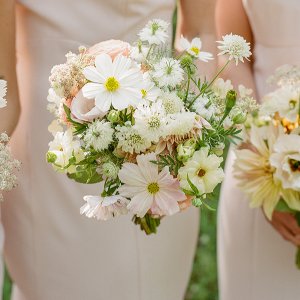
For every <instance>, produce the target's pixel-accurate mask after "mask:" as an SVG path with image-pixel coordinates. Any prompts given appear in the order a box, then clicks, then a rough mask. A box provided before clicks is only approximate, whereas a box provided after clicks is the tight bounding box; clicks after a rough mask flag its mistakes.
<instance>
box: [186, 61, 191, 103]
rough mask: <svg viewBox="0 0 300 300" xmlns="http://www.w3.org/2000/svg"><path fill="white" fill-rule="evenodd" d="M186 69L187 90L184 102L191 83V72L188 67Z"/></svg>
mask: <svg viewBox="0 0 300 300" xmlns="http://www.w3.org/2000/svg"><path fill="white" fill-rule="evenodd" d="M187 69H188V83H187V89H186V93H185V102H186V100H187V98H188V95H189V89H190V83H191V70H190V68H189V67H188V68H187Z"/></svg>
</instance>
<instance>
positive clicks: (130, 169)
mask: <svg viewBox="0 0 300 300" xmlns="http://www.w3.org/2000/svg"><path fill="white" fill-rule="evenodd" d="M119 178H120V180H121V182H123V183H125V184H128V185H133V186H144V187H145V186H146V185H147V181H146V180H145V178H144V176H143V174H142V172H141V170H140V168H139V167H138V166H137V165H136V164H133V163H124V164H123V167H122V169H121V170H120V171H119Z"/></svg>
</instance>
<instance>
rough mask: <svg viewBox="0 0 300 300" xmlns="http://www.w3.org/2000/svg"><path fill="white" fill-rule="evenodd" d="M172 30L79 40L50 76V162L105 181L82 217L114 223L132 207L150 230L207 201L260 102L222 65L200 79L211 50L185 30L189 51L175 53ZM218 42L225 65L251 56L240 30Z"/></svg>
mask: <svg viewBox="0 0 300 300" xmlns="http://www.w3.org/2000/svg"><path fill="white" fill-rule="evenodd" d="M167 28H168V24H167V23H166V22H164V21H162V20H152V21H150V22H149V23H148V24H147V25H146V26H145V28H143V29H142V30H141V32H140V33H139V39H138V41H137V42H136V43H135V44H134V45H130V44H128V43H126V42H123V41H115V40H110V41H104V42H101V43H99V44H96V45H95V46H93V47H91V48H88V49H87V48H85V47H80V48H79V53H78V54H74V53H68V54H67V55H66V57H67V61H66V62H65V63H64V64H61V65H57V66H55V67H54V68H53V69H52V71H51V75H50V84H51V88H50V90H49V96H48V101H49V104H48V109H49V110H50V111H51V112H52V113H53V114H54V115H55V120H54V121H53V122H52V123H51V125H50V126H49V130H50V132H51V133H52V134H53V136H54V140H53V141H52V142H50V143H49V151H48V153H47V160H48V162H49V163H51V164H52V165H53V167H54V169H55V170H56V171H59V172H63V173H66V174H67V176H68V177H69V178H71V179H73V180H76V181H77V182H80V183H84V184H96V183H97V184H99V193H98V195H86V196H85V197H84V201H85V204H84V205H83V206H82V208H81V213H82V214H84V215H86V216H87V217H95V218H97V219H100V220H108V219H110V218H112V217H116V216H119V215H124V214H128V213H131V214H132V215H133V221H134V222H135V224H137V225H139V226H140V227H141V229H142V230H144V231H145V232H146V233H147V234H150V233H155V232H156V230H157V227H158V225H159V224H160V220H161V218H162V217H164V216H170V215H173V214H176V213H178V212H180V211H181V210H182V209H184V208H186V207H188V206H189V205H190V204H193V205H194V206H197V207H199V206H201V205H204V206H206V207H209V196H210V195H211V194H212V193H213V191H214V189H215V187H216V186H217V185H218V184H219V183H221V182H222V180H223V177H224V173H223V169H222V167H221V163H222V160H223V159H222V152H223V151H222V150H223V148H224V143H225V140H226V139H227V138H228V139H235V138H238V135H239V133H240V126H241V124H242V123H243V122H245V120H246V117H247V114H248V113H250V112H252V111H253V110H254V109H256V103H255V100H254V99H253V98H252V97H251V95H250V93H249V91H248V90H246V89H245V88H243V87H241V88H240V92H239V94H238V93H237V92H235V91H234V90H233V87H232V85H231V83H230V81H226V82H224V81H223V80H222V79H218V76H219V74H220V72H218V73H217V74H216V76H215V78H214V79H213V80H212V81H211V82H207V81H205V80H204V81H202V80H200V79H199V77H198V76H197V67H196V61H197V60H198V59H200V60H203V61H209V60H211V59H212V55H211V54H210V53H207V52H203V51H202V45H201V41H200V39H199V38H195V39H193V40H192V41H191V42H189V41H188V40H186V39H185V38H183V37H182V38H181V41H180V42H181V45H182V48H183V50H184V51H183V52H182V53H181V54H180V55H179V56H177V57H176V56H174V55H173V53H172V51H171V50H168V48H167V46H166V45H165V43H166V41H167V40H168V35H167ZM219 43H220V46H219V48H220V49H221V50H222V52H221V53H222V54H224V55H228V60H227V63H226V65H227V64H229V63H230V61H232V60H235V61H236V63H238V61H240V60H241V61H243V59H244V58H245V59H248V57H249V56H250V54H251V53H250V47H249V44H248V43H247V42H246V41H245V40H244V39H243V38H242V37H239V36H235V35H228V36H225V37H224V39H223V41H221V42H219ZM226 65H225V66H226ZM225 66H224V67H225ZM222 69H224V68H222Z"/></svg>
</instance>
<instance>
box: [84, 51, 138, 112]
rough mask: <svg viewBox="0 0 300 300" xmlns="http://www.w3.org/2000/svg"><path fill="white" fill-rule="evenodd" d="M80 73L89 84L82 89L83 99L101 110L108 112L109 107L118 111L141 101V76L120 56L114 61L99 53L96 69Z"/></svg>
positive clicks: (131, 64)
mask: <svg viewBox="0 0 300 300" xmlns="http://www.w3.org/2000/svg"><path fill="white" fill-rule="evenodd" d="M83 73H84V75H85V77H86V78H87V79H88V80H89V81H91V82H89V83H87V84H86V85H85V86H84V87H83V88H82V92H83V96H84V97H86V98H88V99H95V104H96V106H97V107H98V108H99V109H100V111H103V112H107V111H108V110H109V109H110V107H111V106H113V108H115V109H117V110H123V109H125V108H127V107H128V106H130V105H132V106H136V105H137V103H138V102H139V100H140V99H141V98H142V97H141V84H142V83H141V79H142V78H143V76H142V73H141V71H140V69H139V68H137V67H136V65H134V63H133V61H132V60H131V59H130V58H128V57H125V56H123V55H122V54H119V55H118V56H117V57H116V58H115V59H114V60H112V58H111V57H110V56H109V55H108V54H105V53H103V54H100V55H98V56H97V57H96V59H95V67H94V66H90V67H86V68H85V69H84V70H83Z"/></svg>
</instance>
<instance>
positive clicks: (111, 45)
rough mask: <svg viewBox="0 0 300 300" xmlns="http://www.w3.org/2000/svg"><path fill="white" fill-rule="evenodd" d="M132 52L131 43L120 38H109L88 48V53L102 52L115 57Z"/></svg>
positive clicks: (96, 53)
mask: <svg viewBox="0 0 300 300" xmlns="http://www.w3.org/2000/svg"><path fill="white" fill-rule="evenodd" d="M129 52H130V45H129V44H128V43H126V42H123V41H120V40H108V41H104V42H101V43H98V44H96V45H94V46H92V47H91V48H89V49H88V50H87V53H88V54H90V55H93V56H96V55H99V54H101V53H106V54H108V55H109V56H110V57H111V58H112V59H114V58H115V57H116V56H117V55H118V54H122V55H124V56H128V55H129Z"/></svg>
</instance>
